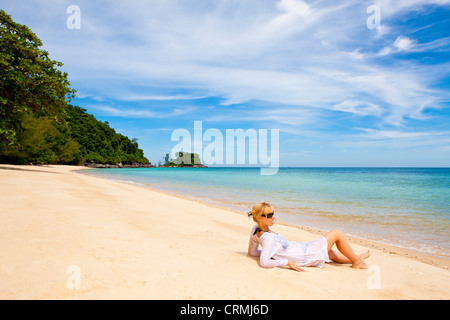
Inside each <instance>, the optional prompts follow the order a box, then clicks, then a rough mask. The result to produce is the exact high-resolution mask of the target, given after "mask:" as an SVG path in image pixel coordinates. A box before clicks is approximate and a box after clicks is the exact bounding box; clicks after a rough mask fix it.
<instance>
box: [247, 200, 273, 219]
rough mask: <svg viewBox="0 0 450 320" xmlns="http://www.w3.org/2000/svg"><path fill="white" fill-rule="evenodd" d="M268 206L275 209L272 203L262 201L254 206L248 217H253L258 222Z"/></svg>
mask: <svg viewBox="0 0 450 320" xmlns="http://www.w3.org/2000/svg"><path fill="white" fill-rule="evenodd" d="M266 208H271V209H273V207H272V205H271V204H270V203H268V202H265V201H261V202H259V203H257V204H255V205H254V206H253V208H252V211H250V212H249V213H248V217H249V218H250V217H253V221H255V222H258V220H257V218H258V217H260V216H261V215H262V214H264V213H265V211H266Z"/></svg>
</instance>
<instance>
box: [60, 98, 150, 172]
mask: <svg viewBox="0 0 450 320" xmlns="http://www.w3.org/2000/svg"><path fill="white" fill-rule="evenodd" d="M67 113H68V115H69V121H68V125H69V129H70V132H71V135H72V137H73V139H74V140H76V141H77V142H78V143H79V144H80V153H81V158H82V159H83V161H86V162H91V161H93V162H96V163H112V164H115V163H119V162H122V164H131V163H134V162H138V163H148V162H149V161H148V159H147V158H145V156H144V152H143V151H142V150H141V149H139V145H138V143H137V139H133V140H130V139H129V138H127V137H125V136H124V135H121V134H119V133H116V131H115V130H114V129H112V128H111V127H110V126H109V125H108V124H107V123H103V122H101V121H98V120H97V119H95V117H94V116H93V115H90V114H88V113H86V110H85V109H82V108H80V107H76V106H71V105H69V106H68V109H67Z"/></svg>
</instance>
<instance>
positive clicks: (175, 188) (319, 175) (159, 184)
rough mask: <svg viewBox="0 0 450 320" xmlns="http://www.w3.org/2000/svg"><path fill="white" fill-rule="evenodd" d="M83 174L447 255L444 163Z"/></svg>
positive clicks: (449, 181) (447, 171) (449, 209)
mask: <svg viewBox="0 0 450 320" xmlns="http://www.w3.org/2000/svg"><path fill="white" fill-rule="evenodd" d="M86 172H87V173H88V174H91V175H96V176H102V177H106V178H110V179H114V180H120V181H125V182H128V183H133V184H138V185H142V186H148V187H151V188H154V189H159V190H163V191H169V192H171V193H175V194H179V195H183V196H187V197H189V198H194V199H197V200H202V201H205V202H209V203H214V204H220V205H222V206H226V207H228V208H231V209H234V210H239V211H242V212H244V213H246V212H248V211H249V210H250V209H251V207H252V206H253V204H255V203H257V202H259V201H268V202H270V203H272V204H273V205H274V207H275V212H276V217H277V219H278V220H279V221H285V222H288V223H292V224H297V225H302V226H309V227H313V228H319V229H323V230H328V229H335V228H337V229H340V230H341V231H342V232H343V233H345V234H348V235H352V236H356V237H359V238H363V239H368V240H373V241H377V242H381V243H386V244H391V245H396V246H400V247H404V248H408V249H412V250H416V251H419V252H422V253H429V254H432V255H435V256H439V257H444V258H447V259H450V241H449V240H450V237H449V231H450V228H449V227H450V168H280V169H279V171H278V173H277V174H276V175H260V169H259V168H195V169H192V168H146V169H94V170H89V171H86Z"/></svg>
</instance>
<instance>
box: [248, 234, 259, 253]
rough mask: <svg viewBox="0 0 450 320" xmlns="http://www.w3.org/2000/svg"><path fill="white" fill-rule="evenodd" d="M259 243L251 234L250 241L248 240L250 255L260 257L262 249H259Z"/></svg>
mask: <svg viewBox="0 0 450 320" xmlns="http://www.w3.org/2000/svg"><path fill="white" fill-rule="evenodd" d="M258 246H259V243H258V242H257V241H256V240H254V239H253V237H252V236H250V241H249V242H248V255H249V256H252V257H259V256H260V255H261V250H259V249H258Z"/></svg>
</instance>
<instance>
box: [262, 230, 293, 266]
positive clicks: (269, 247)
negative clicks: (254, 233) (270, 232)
mask: <svg viewBox="0 0 450 320" xmlns="http://www.w3.org/2000/svg"><path fill="white" fill-rule="evenodd" d="M261 240H262V250H261V254H260V257H259V264H260V265H261V267H263V268H275V267H285V266H287V265H288V262H289V260H288V259H279V260H275V259H272V257H273V255H274V254H275V253H276V252H277V250H278V249H279V247H280V244H279V243H278V242H277V241H276V240H275V238H274V237H273V236H268V237H261Z"/></svg>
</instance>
